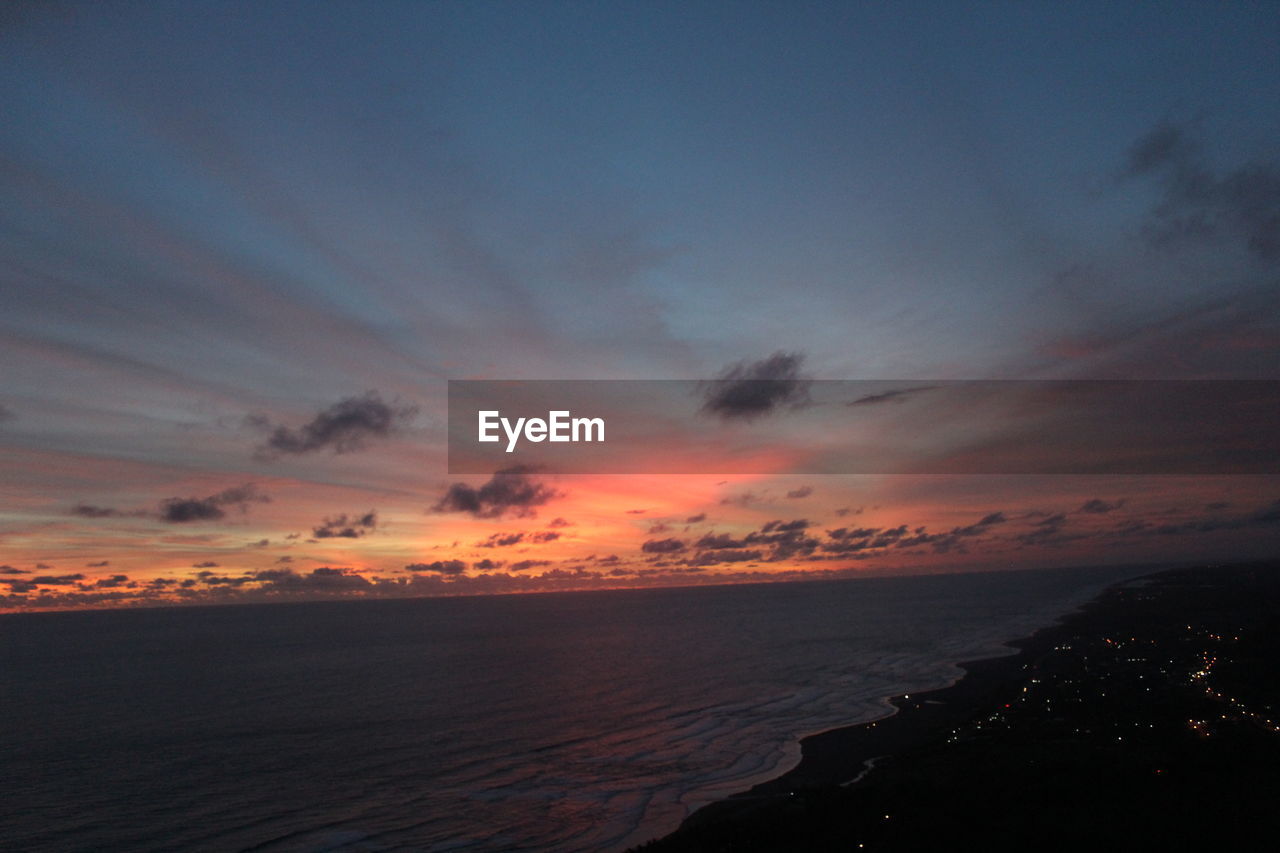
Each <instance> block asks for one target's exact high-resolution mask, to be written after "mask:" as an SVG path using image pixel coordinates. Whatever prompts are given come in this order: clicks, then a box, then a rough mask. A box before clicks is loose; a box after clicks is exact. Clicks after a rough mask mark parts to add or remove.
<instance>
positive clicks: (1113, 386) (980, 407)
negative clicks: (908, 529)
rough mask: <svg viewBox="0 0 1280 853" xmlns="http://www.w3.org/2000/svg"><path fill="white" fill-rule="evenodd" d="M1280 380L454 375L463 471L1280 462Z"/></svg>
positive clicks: (1053, 468) (1255, 467)
mask: <svg viewBox="0 0 1280 853" xmlns="http://www.w3.org/2000/svg"><path fill="white" fill-rule="evenodd" d="M1277 424H1280V381H1271V380H1238V381H1237V380H1195V381H1149V380H1097V381H1095V380H1089V381H1077V380H1071V381H1037V380H1028V381H1023V380H974V381H938V382H931V381H922V380H914V381H902V382H898V381H884V380H839V381H837V380H816V381H806V380H794V379H779V380H715V381H692V380H511V381H498V380H451V381H450V382H449V439H448V441H449V473H451V474H492V473H493V472H495V471H499V470H503V469H508V468H513V467H518V466H519V467H526V468H530V469H536V470H540V471H544V472H547V473H562V474H1260V473H1266V474H1275V473H1280V429H1278V428H1277Z"/></svg>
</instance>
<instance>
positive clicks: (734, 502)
mask: <svg viewBox="0 0 1280 853" xmlns="http://www.w3.org/2000/svg"><path fill="white" fill-rule="evenodd" d="M762 500H764V498H762V497H760V496H759V495H757V494H756V493H755V492H743V493H742V494H740V495H734V496H733V497H729V498H721V499H720V503H721V504H722V505H724V506H750V505H751V504H753V503H758V502H760V501H762Z"/></svg>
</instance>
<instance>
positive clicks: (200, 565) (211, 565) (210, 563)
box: [191, 560, 218, 569]
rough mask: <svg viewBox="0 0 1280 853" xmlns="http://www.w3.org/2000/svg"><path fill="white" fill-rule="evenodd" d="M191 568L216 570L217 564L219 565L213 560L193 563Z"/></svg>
mask: <svg viewBox="0 0 1280 853" xmlns="http://www.w3.org/2000/svg"><path fill="white" fill-rule="evenodd" d="M191 568H193V569H216V568H218V564H217V563H215V562H214V561H213V560H205V561H204V562H203V563H193V564H192V566H191Z"/></svg>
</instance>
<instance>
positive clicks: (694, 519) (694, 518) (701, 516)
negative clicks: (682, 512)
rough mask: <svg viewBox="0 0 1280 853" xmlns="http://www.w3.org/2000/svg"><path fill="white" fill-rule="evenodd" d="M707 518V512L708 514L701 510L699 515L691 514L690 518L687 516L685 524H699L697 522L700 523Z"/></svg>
mask: <svg viewBox="0 0 1280 853" xmlns="http://www.w3.org/2000/svg"><path fill="white" fill-rule="evenodd" d="M706 520H707V514H706V513H705V512H700V513H698V514H697V515H691V516H689V517H688V518H686V519H685V520H684V523H685V524H697V523H698V522H700V521H706Z"/></svg>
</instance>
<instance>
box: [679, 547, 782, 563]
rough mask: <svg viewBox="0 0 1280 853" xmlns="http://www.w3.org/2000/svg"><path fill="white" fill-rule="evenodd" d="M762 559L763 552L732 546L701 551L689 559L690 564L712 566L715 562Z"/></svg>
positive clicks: (743, 561)
mask: <svg viewBox="0 0 1280 853" xmlns="http://www.w3.org/2000/svg"><path fill="white" fill-rule="evenodd" d="M762 559H764V552H763V551H757V550H750V549H742V550H736V549H732V548H725V549H717V550H714V551H702V552H699V553H698V554H696V555H694V556H693V557H691V558H690V559H689V564H690V565H691V566H714V565H716V564H717V563H745V562H752V561H758V560H762Z"/></svg>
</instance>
